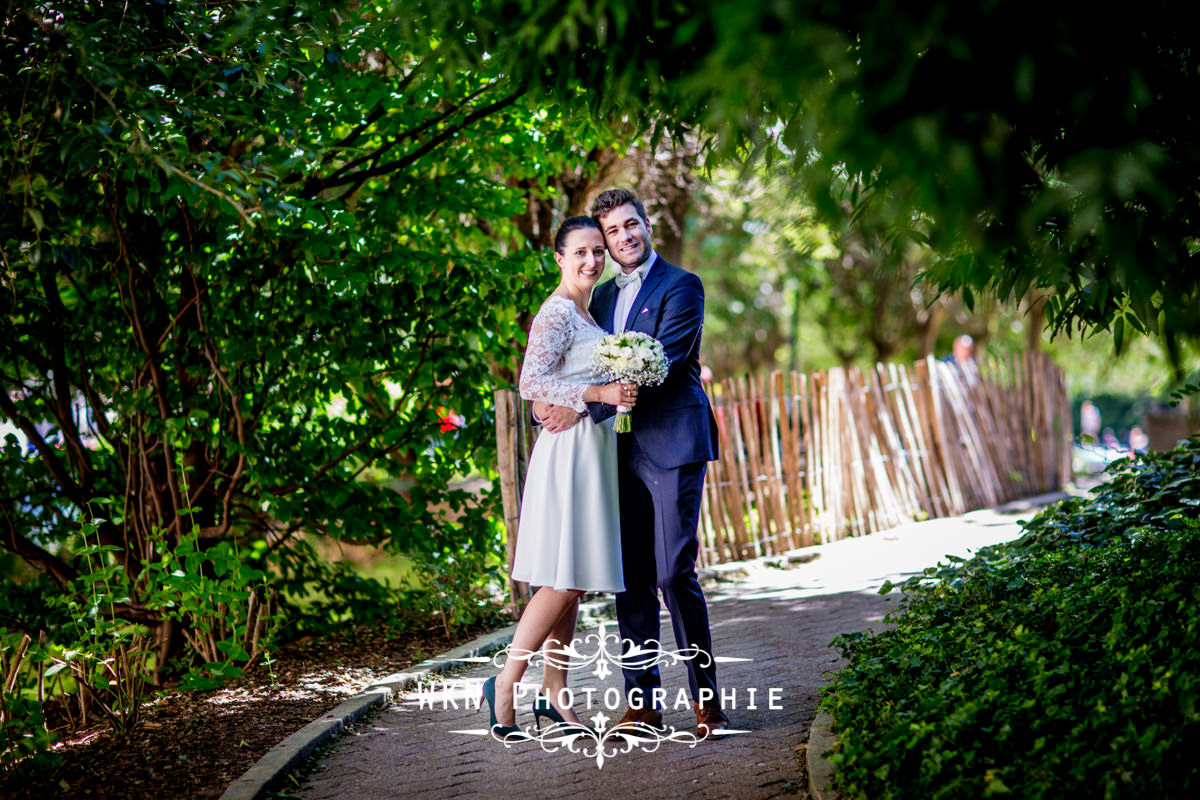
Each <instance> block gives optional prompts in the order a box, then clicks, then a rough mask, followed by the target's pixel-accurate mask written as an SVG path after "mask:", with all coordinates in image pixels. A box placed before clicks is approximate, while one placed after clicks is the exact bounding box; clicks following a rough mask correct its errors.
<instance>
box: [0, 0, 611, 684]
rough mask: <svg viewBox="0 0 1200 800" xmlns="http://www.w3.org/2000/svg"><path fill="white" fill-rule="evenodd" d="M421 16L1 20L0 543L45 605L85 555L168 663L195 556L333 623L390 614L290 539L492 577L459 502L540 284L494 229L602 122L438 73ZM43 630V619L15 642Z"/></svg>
mask: <svg viewBox="0 0 1200 800" xmlns="http://www.w3.org/2000/svg"><path fill="white" fill-rule="evenodd" d="M412 21H413V20H411V19H408V18H405V19H400V20H397V19H396V18H394V17H393V16H392V15H390V14H389V13H387V12H386V10H384V9H378V8H376V7H374V6H372V5H369V4H367V5H363V4H341V5H338V6H336V7H334V6H327V5H325V4H320V3H300V4H299V5H297V4H290V3H287V4H285V3H273V2H268V3H256V4H246V3H236V2H228V3H203V4H201V3H192V2H179V3H172V4H167V3H135V4H111V3H98V2H88V1H87V0H79V1H78V2H66V3H57V4H54V5H53V7H51V6H48V5H17V4H9V5H6V6H5V10H4V13H3V19H2V28H3V36H2V37H0V72H2V74H3V75H4V76H5V79H4V81H3V83H2V84H0V120H2V121H3V127H4V132H5V135H4V136H3V138H2V139H0V164H3V171H4V178H5V180H4V183H3V193H2V194H0V203H2V204H3V211H2V213H0V255H2V258H3V264H2V266H3V271H2V273H0V287H2V291H0V306H2V308H3V313H4V317H3V323H2V324H3V331H2V332H0V380H2V381H3V385H4V391H3V392H0V417H2V418H3V420H4V421H5V422H7V423H8V425H10V426H11V427H12V428H14V429H16V430H17V431H19V433H20V436H18V435H16V434H11V435H9V436H7V437H6V438H5V440H3V448H4V453H3V459H2V461H0V512H2V518H3V522H2V525H3V528H2V531H3V535H0V540H2V541H3V545H4V547H6V548H8V549H10V550H11V551H13V552H14V553H16V554H17V555H19V556H20V557H21V558H22V559H23V560H24V561H25V562H27V563H28V564H30V565H33V566H34V567H36V568H37V569H38V570H39V571H40V572H41V573H42V574H43V575H44V578H43V580H44V581H45V582H46V583H45V587H46V591H47V593H57V592H61V591H63V590H70V589H72V587H78V586H79V580H80V578H81V576H82V577H83V578H85V579H86V577H87V575H88V574H90V570H89V568H88V567H87V564H86V563H85V561H84V560H83V559H82V558H81V557H80V553H81V552H83V550H84V548H85V544H86V545H87V546H89V547H94V548H98V549H95V550H93V551H92V552H94V553H96V554H98V555H99V558H100V559H101V561H102V562H103V564H104V565H105V566H104V568H105V569H107V568H108V567H109V566H116V567H119V568H120V570H121V571H122V572H123V574H124V576H125V579H126V580H127V584H125V585H127V586H128V587H129V589H130V591H129V592H127V593H118V594H117V595H115V596H113V597H112V598H111V599H112V602H111V603H110V604H108V606H106V608H105V609H104V610H103V612H104V613H106V614H108V615H109V616H112V617H118V618H121V619H124V620H128V621H132V622H137V623H142V624H146V625H149V626H151V627H152V628H153V631H154V633H155V635H156V640H157V645H156V647H157V659H156V661H155V662H154V664H155V666H156V667H158V668H159V669H161V668H163V667H165V666H166V664H167V660H168V658H169V657H171V656H174V655H177V654H178V653H180V652H181V648H182V647H183V646H184V642H185V641H191V642H195V641H198V639H197V636H199V635H200V633H201V632H200V631H197V630H196V626H197V625H198V624H199V620H201V619H202V618H203V617H204V614H202V613H200V610H198V611H197V614H195V615H192V616H190V617H181V616H180V615H179V614H177V613H173V612H168V611H167V610H166V609H165V608H164V607H163V606H161V605H159V604H156V603H155V602H152V600H153V598H152V597H151V594H153V592H156V591H158V589H154V588H153V587H154V586H158V588H159V589H161V585H159V584H158V583H155V582H154V581H146V580H141V579H140V576H143V575H145V574H148V571H150V572H153V571H154V570H155V569H157V567H156V566H155V565H161V564H165V563H167V562H168V560H169V559H171V558H174V557H175V556H174V555H173V554H176V553H178V552H179V548H180V547H181V546H182V544H183V543H184V541H185V538H186V537H189V536H191V535H192V534H193V533H194V535H195V536H196V542H195V543H194V545H190V546H192V547H193V549H194V550H196V551H197V552H200V553H203V552H208V551H210V550H212V549H213V548H215V547H219V548H221V550H220V552H221V553H223V554H228V553H230V552H236V553H238V558H240V559H243V560H245V561H247V562H248V563H250V564H252V565H253V566H254V567H255V568H261V569H268V568H269V569H270V570H271V574H272V575H274V576H275V578H274V579H273V580H276V581H277V583H278V585H279V586H280V587H281V588H283V589H284V590H285V598H284V599H285V600H287V599H290V600H292V601H295V600H296V599H298V598H300V597H301V596H304V595H307V594H310V593H311V592H313V591H314V590H315V589H319V590H321V591H322V592H323V593H324V595H325V596H326V597H327V598H328V600H327V603H326V604H325V606H324V607H323V611H324V612H325V613H327V614H328V615H330V616H329V620H330V621H341V620H345V619H347V617H348V616H349V615H351V614H352V612H353V609H352V606H353V605H354V603H355V601H362V602H361V603H360V608H359V613H361V612H362V611H363V607H364V606H374V608H375V611H374V613H375V614H376V615H380V616H386V615H390V614H392V613H393V612H394V608H389V607H388V606H387V603H389V602H392V603H394V602H395V598H396V595H395V594H393V593H388V592H386V591H382V589H381V587H378V586H377V585H374V584H369V582H368V583H364V582H363V581H361V580H359V579H357V578H355V577H354V576H353V575H352V574H349V573H347V572H346V571H345V570H341V569H338V568H337V567H336V566H335V565H330V564H327V563H322V562H321V561H320V560H318V559H316V558H314V557H313V553H312V551H311V548H310V547H309V546H308V544H307V541H306V540H305V538H304V536H303V535H304V534H328V535H330V536H334V537H337V538H339V539H343V540H346V541H351V542H359V543H373V544H376V545H381V546H384V547H387V548H388V549H390V550H393V551H408V552H414V551H415V552H418V553H424V554H426V555H425V556H424V558H425V559H426V561H427V562H430V561H431V562H432V563H435V564H437V563H441V564H444V565H449V566H447V567H446V568H447V569H449V570H451V571H453V572H454V574H456V575H461V574H463V572H464V565H469V566H470V567H471V570H470V571H472V572H473V574H475V575H478V574H479V573H480V570H481V569H483V568H485V567H486V566H488V565H491V568H493V569H494V565H495V556H494V554H495V553H496V552H498V551H499V550H500V549H501V548H499V547H498V546H497V541H496V537H497V536H498V528H497V527H496V526H495V525H494V524H491V523H489V522H488V521H487V520H486V519H485V515H486V514H487V513H488V508H487V505H486V504H484V505H480V504H479V503H477V502H475V501H474V498H473V497H472V496H471V495H469V494H468V493H467V492H464V491H460V490H456V489H454V488H453V480H454V479H455V478H456V476H460V475H463V474H467V473H470V472H472V471H473V470H476V469H478V468H480V466H481V465H487V464H490V463H491V462H492V460H493V459H492V453H493V450H494V446H495V445H494V441H495V437H494V431H493V426H492V420H491V418H490V412H489V409H490V405H491V404H490V394H491V389H492V387H494V385H495V380H493V378H492V375H493V374H495V373H503V371H504V369H505V368H507V367H508V366H509V365H510V364H511V363H512V362H513V361H514V357H515V351H516V349H517V347H518V346H519V345H520V344H521V342H522V340H523V333H522V331H521V319H520V316H519V315H518V313H517V311H516V309H529V308H532V307H535V306H536V303H537V301H538V300H539V299H540V298H541V297H542V296H544V293H545V289H546V283H547V279H549V280H550V281H551V282H552V280H553V278H552V277H551V276H552V273H551V272H550V270H549V269H547V266H546V262H545V260H544V257H539V255H538V254H537V253H536V252H535V251H533V250H532V249H530V248H529V247H528V246H527V245H528V241H529V239H530V238H531V235H530V234H529V232H527V231H526V230H525V229H524V228H523V227H522V226H521V225H519V224H517V223H515V222H514V219H515V220H517V222H519V221H520V218H521V217H522V215H526V214H527V212H528V209H529V206H530V198H531V197H534V196H538V197H541V198H543V199H547V202H550V203H553V202H556V201H555V197H554V192H555V191H556V187H559V186H560V185H561V184H562V180H561V176H562V174H563V173H564V170H566V169H567V168H568V166H569V167H570V170H572V171H573V172H574V173H578V175H579V176H582V177H585V176H586V175H587V174H588V171H587V168H586V164H587V162H588V160H589V153H590V152H592V151H594V150H595V149H596V148H597V147H599V145H600V134H601V129H600V128H598V127H596V126H595V125H593V124H592V123H590V122H587V121H586V120H584V121H582V122H578V121H576V119H575V118H573V117H570V116H568V115H566V114H565V113H562V112H560V111H557V110H553V109H552V110H545V109H541V108H535V107H532V106H530V105H529V104H528V103H527V102H526V101H525V100H523V99H522V93H523V91H524V85H523V84H522V83H521V82H520V80H518V79H517V78H516V77H513V76H506V75H504V74H503V73H501V72H500V71H499V70H497V69H488V68H478V69H474V70H471V71H465V70H461V69H458V68H457V66H456V64H457V63H458V62H459V61H460V60H461V59H459V58H458V57H455V58H447V53H448V52H449V53H451V54H453V51H454V48H455V47H456V46H459V45H460V44H461V43H458V42H456V41H454V40H452V39H449V38H438V37H436V36H426V35H419V34H416V33H415V32H414V31H413V29H412V28H411V27H410V26H409V24H408V23H409V22H412ZM581 164H582V165H585V166H583V167H581V166H580V165H581ZM449 412H456V413H458V414H460V415H462V418H463V420H464V424H462V425H461V427H454V426H453V425H447V424H445V422H444V419H445V418H446V417H447V415H448V413H449ZM22 439H23V440H24V441H22ZM26 442H27V443H28V444H27V445H26V444H25V443H26ZM101 498H110V499H111V500H112V503H111V505H110V506H108V511H107V512H106V513H105V514H103V515H102V517H103V518H101V516H93V515H92V514H91V513H90V511H89V509H90V508H91V504H92V503H93V502H94V501H95V500H97V499H101ZM80 521H84V522H86V523H87V524H88V525H92V526H94V536H95V538H94V539H92V540H90V542H88V543H85V542H84V541H83V540H82V538H81V536H80V533H79V530H80V526H79V524H78V523H79V522H80ZM230 548H233V549H232V550H231V549H230ZM223 557H224V556H223ZM185 561H186V564H187V565H191V566H194V567H195V575H196V580H201V579H203V578H205V576H208V577H210V578H211V577H217V578H219V577H221V576H220V574H215V573H214V569H215V564H216V562H215V561H213V560H212V559H204V558H200V557H198V556H197V557H196V558H191V557H189V558H188V559H185ZM191 566H188V567H186V568H185V569H184V571H185V572H187V571H189V570H190V568H191ZM189 574H191V573H190V572H189ZM51 587H52V588H51ZM373 587H374V588H373ZM199 596H200V597H203V596H205V595H204V594H203V593H202V592H201V593H200V595H199ZM250 596H251V594H250V593H247V592H243V594H242V599H243V600H247V599H248V598H249V597H250ZM256 596H257V595H256ZM213 602H214V603H215V602H216V601H215V600H214V601H213ZM210 611H212V610H211V609H210ZM243 611H245V610H244V609H243ZM214 613H215V612H214ZM52 617H53V615H52V614H51V612H50V611H48V610H47V609H46V608H45V607H44V604H43V605H42V606H41V607H38V604H37V603H36V602H34V603H32V604H30V605H28V606H27V607H25V608H24V609H23V610H22V612H21V615H20V617H19V619H18V627H23V628H26V629H36V628H37V627H39V626H41V625H42V624H44V623H46V621H47V620H49V619H51V618H52ZM359 621H363V620H362V619H361V618H360V619H359ZM239 624H241V625H242V626H243V627H244V626H245V624H246V618H245V617H244V616H243V618H242V620H241V623H239ZM235 627H236V625H235ZM239 647H240V645H239ZM238 652H239V653H241V652H242V651H241V650H239V651H238Z"/></svg>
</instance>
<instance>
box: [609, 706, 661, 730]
mask: <svg viewBox="0 0 1200 800" xmlns="http://www.w3.org/2000/svg"><path fill="white" fill-rule="evenodd" d="M662 719H663V717H662V712H661V711H655V710H654V709H652V708H634V707H633V706H629V707H628V708H626V709H625V713H624V714H622V715H621V718H620V719H619V720H617V726H619V725H629V726H630V727H629V729H628V730H626V731H622V733H624V734H625V735H626V736H638V735H639V734H641V735H643V736H644V735H646V732H645V731H639V730H638V729H637V728H635V727H633V726H634V723H638V722H640V723H641V724H643V725H647V726H649V727H651V728H655V729H658V730H661V729H662V726H663V724H662ZM614 727H616V726H614Z"/></svg>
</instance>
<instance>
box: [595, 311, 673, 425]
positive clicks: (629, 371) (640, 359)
mask: <svg viewBox="0 0 1200 800" xmlns="http://www.w3.org/2000/svg"><path fill="white" fill-rule="evenodd" d="M669 364H670V362H669V361H668V360H667V355H666V353H664V352H663V346H662V342H660V341H658V339H655V338H654V337H653V336H650V335H649V334H646V333H641V332H639V331H625V332H624V333H610V334H609V335H608V336H605V337H604V338H603V339H601V340H600V341H599V342H597V343H596V349H595V350H593V351H592V369H594V370H596V371H597V372H599V373H600V374H602V375H606V376H607V377H608V379H609V380H610V381H623V382H625V383H633V384H636V385H638V386H658V385H659V384H660V383H662V382H663V381H664V380H666V379H667V366H668V365H669ZM629 411H630V409H629V408H628V407H627V406H617V418H616V420H614V421H613V430H615V431H616V432H617V433H629V431H630V430H632V429H633V426H632V424H631V420H630V418H629Z"/></svg>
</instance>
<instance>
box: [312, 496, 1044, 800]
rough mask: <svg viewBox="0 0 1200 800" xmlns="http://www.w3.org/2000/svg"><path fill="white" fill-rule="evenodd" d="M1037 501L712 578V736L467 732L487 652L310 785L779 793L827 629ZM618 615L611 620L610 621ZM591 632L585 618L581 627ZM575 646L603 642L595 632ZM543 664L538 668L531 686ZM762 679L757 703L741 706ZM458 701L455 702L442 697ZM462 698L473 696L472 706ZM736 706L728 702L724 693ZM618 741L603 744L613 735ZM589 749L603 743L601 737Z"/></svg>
mask: <svg viewBox="0 0 1200 800" xmlns="http://www.w3.org/2000/svg"><path fill="white" fill-rule="evenodd" d="M1026 516H1029V512H1027V511H1026V512H1024V513H1018V514H1007V515H1005V514H997V513H993V512H975V513H973V514H968V515H966V516H965V517H957V518H953V519H948V520H935V521H931V522H926V523H919V524H914V525H909V526H905V527H904V528H899V529H896V530H893V531H888V532H884V533H878V534H874V535H872V536H867V537H862V538H859V539H851V540H846V541H842V542H835V543H832V544H829V545H824V546H822V547H820V548H816V550H815V552H816V553H817V554H818V556H817V558H815V559H814V560H813V561H811V562H809V563H803V564H799V565H796V566H794V567H792V568H788V569H781V568H779V567H771V566H766V565H763V564H761V563H752V564H749V565H747V567H746V570H745V573H744V574H742V575H739V576H737V577H736V578H734V579H732V580H728V581H721V582H718V583H716V584H710V585H709V586H708V587H706V592H707V594H708V598H709V611H710V615H711V622H712V632H713V642H714V645H713V646H714V649H715V651H716V655H717V656H718V657H723V658H732V659H745V660H732V661H727V662H724V663H720V664H719V665H718V680H719V682H720V684H721V686H722V687H723V688H724V690H725V691H726V692H730V691H732V690H736V692H737V695H736V697H735V698H734V699H735V702H736V707H734V708H729V710H728V713H729V715H730V718H731V720H732V722H733V725H734V727H735V728H736V729H739V730H744V731H746V732H745V733H739V734H736V735H732V736H727V737H724V738H723V739H721V740H719V741H714V740H708V741H701V742H699V743H698V744H696V745H695V746H689V745H687V744H683V743H679V742H672V741H667V742H663V743H661V744H660V745H659V746H658V748H657V749H654V750H653V751H651V752H647V751H646V749H645V748H637V749H634V750H633V751H631V752H616V753H614V754H613V755H612V756H611V757H609V758H607V759H605V760H604V762H603V766H602V767H598V766H597V760H596V758H595V757H593V756H590V755H589V753H587V752H578V753H572V752H568V751H565V750H561V749H560V750H557V751H554V752H546V751H544V750H543V749H542V747H541V746H539V745H538V744H537V743H536V742H522V743H517V744H515V745H513V746H512V747H507V748H506V747H505V746H504V745H502V744H500V743H498V742H495V741H493V740H491V739H489V738H486V737H484V736H480V735H473V734H470V733H464V732H463V731H470V730H478V731H483V730H484V729H486V727H487V709H486V706H485V707H484V708H483V709H482V710H480V711H478V712H476V711H475V710H474V697H475V696H476V695H477V694H478V692H479V684H480V683H481V682H482V681H483V680H484V679H485V678H486V677H488V676H489V675H492V674H495V672H496V670H495V668H494V667H493V666H491V665H490V664H489V665H482V666H478V667H473V668H472V669H470V670H469V671H466V672H464V673H462V674H461V675H459V676H457V677H455V678H453V679H451V680H454V681H456V682H458V683H456V684H455V686H456V687H457V688H459V689H460V690H461V691H460V692H459V693H458V694H465V695H467V696H469V698H470V702H467V699H466V698H465V697H457V696H456V695H455V693H454V692H453V691H448V692H447V694H448V695H449V696H451V697H455V698H456V702H457V704H458V706H459V707H458V708H457V709H455V708H449V707H443V705H442V703H441V701H440V700H439V702H438V703H437V704H435V705H434V707H433V708H429V707H425V708H420V707H419V701H418V699H417V697H416V696H415V695H414V694H412V693H410V694H409V695H406V696H404V697H401V698H399V701H398V702H397V703H396V704H395V705H393V706H391V707H390V708H388V709H387V710H385V711H384V712H383V713H382V714H381V715H379V716H378V717H375V718H374V719H371V720H370V721H368V722H366V723H365V724H363V725H361V726H360V727H359V730H358V731H357V732H356V733H355V734H352V735H348V736H347V737H346V738H345V739H343V740H342V741H341V742H340V743H339V744H338V745H337V746H336V747H335V748H334V749H333V750H332V751H331V752H330V753H329V755H328V756H327V757H326V758H325V759H324V760H323V762H322V763H321V765H320V767H319V768H318V769H317V770H316V771H314V772H313V773H312V774H310V775H309V776H308V777H307V778H306V779H305V780H304V782H303V784H302V786H301V787H300V790H299V795H300V796H301V797H303V798H306V800H329V799H331V798H346V797H352V798H380V799H382V798H408V797H422V798H424V797H433V798H493V799H495V800H499V799H500V798H525V799H528V798H536V797H544V796H547V795H556V796H557V795H563V796H571V795H576V796H580V797H602V798H624V797H634V796H640V797H651V798H684V797H686V798H739V800H740V799H741V798H747V799H751V798H772V797H782V796H794V794H795V792H796V790H797V785H798V782H799V780H800V776H799V769H798V764H797V760H796V754H795V748H796V746H797V745H798V744H800V743H801V742H802V741H804V739H805V735H806V731H807V729H808V726H809V724H810V723H811V722H812V719H813V716H814V715H815V713H816V708H817V703H818V701H819V698H820V690H821V687H822V686H823V685H825V683H826V682H827V681H826V677H825V676H826V673H827V672H828V671H829V670H831V669H833V668H835V667H836V666H837V662H838V653H837V651H835V650H834V649H832V648H831V647H830V646H829V645H830V641H831V640H832V639H833V638H834V637H835V636H836V635H838V634H840V633H846V632H850V631H859V630H864V629H866V628H869V627H872V626H874V627H876V628H878V627H879V625H880V620H881V619H882V617H883V615H884V614H886V613H887V612H888V610H889V609H890V608H891V607H892V604H893V603H894V601H895V594H892V595H888V596H880V595H879V594H878V592H877V589H878V587H879V586H880V585H881V584H882V583H883V581H884V580H886V579H892V580H896V579H898V578H901V577H904V576H906V575H909V574H913V573H915V572H919V571H920V570H921V569H922V568H924V567H926V566H930V565H932V564H934V563H936V562H937V561H939V560H942V559H943V557H944V556H945V555H946V554H951V553H953V554H958V555H966V554H967V553H968V552H970V551H973V550H976V549H978V548H979V547H981V546H983V545H986V544H990V543H993V542H998V541H1004V540H1007V539H1010V538H1013V537H1014V536H1016V535H1017V534H1018V533H1019V528H1018V526H1017V524H1016V520H1017V519H1018V518H1022V517H1026ZM609 630H610V632H611V633H613V634H614V635H615V634H616V625H615V624H611V625H610V626H609ZM587 633H597V632H596V631H594V630H593V631H589V632H581V633H580V636H584V635H586V634H587ZM663 636H664V648H666V649H671V648H673V644H672V642H671V641H670V625H669V624H668V622H667V620H666V617H665V615H664V623H663ZM579 649H580V652H582V653H583V654H584V655H590V654H594V653H596V652H597V647H596V646H595V645H594V644H592V645H589V644H588V643H587V642H586V641H585V642H583V643H581V644H580V646H579ZM594 673H595V670H579V671H576V672H573V673H572V686H573V687H578V688H580V689H584V688H587V687H592V688H595V689H596V690H597V691H596V694H595V695H593V702H592V705H591V708H590V710H588V709H587V708H585V707H584V703H583V701H582V699H580V700H577V701H576V709H577V710H578V711H580V715H581V716H582V717H584V718H585V721H589V719H590V718H591V717H592V716H593V715H594V714H595V713H597V712H600V711H602V712H604V713H606V714H607V715H608V717H609V718H610V720H609V724H611V723H612V722H613V721H615V718H616V717H618V716H619V715H620V714H621V712H622V711H623V703H622V704H621V706H620V707H619V708H616V709H615V710H609V709H608V708H605V707H604V706H605V704H604V701H603V696H602V694H601V692H602V691H603V690H604V689H606V688H610V687H612V688H615V689H616V691H615V692H611V693H610V695H611V696H612V697H613V698H616V697H617V696H618V695H619V691H620V687H621V678H620V674H619V673H613V674H610V675H607V676H606V677H605V678H604V679H603V680H601V679H600V678H599V677H598V676H597V675H596V674H594ZM662 674H663V684H664V687H665V688H667V689H668V690H669V691H670V692H671V695H670V696H669V698H668V703H669V704H670V703H671V702H672V701H673V700H674V696H675V692H677V691H678V690H679V688H680V687H684V688H686V685H687V678H686V672H685V668H684V666H683V665H682V664H677V665H665V666H663V667H662ZM540 679H541V676H540V669H538V668H536V667H534V668H531V669H530V670H529V672H528V673H527V675H526V680H527V681H529V682H530V684H531V686H535V685H536V683H537V682H538V681H540ZM772 688H774V689H777V690H778V697H779V700H778V704H777V705H778V708H770V707H769V695H768V692H769V690H770V689H772ZM750 689H756V690H757V691H756V697H755V699H756V701H757V702H756V707H754V708H751V707H748V706H749V703H748V700H749V690H750ZM531 696H532V695H530V696H528V697H527V698H526V699H525V701H524V703H523V704H522V705H523V707H524V710H523V711H522V712H521V713H520V714H519V718H518V721H519V722H520V723H521V724H530V725H531V724H532V721H533V720H532V714H531V712H530V711H529V704H530V699H529V697H531ZM446 705H449V702H447V703H446ZM464 705H466V706H468V707H467V708H464V707H463V706H464ZM727 707H728V704H727ZM664 721H665V722H666V724H668V725H671V726H674V727H675V728H676V729H678V730H680V731H689V732H690V731H694V725H695V717H694V715H693V714H692V712H691V710H690V708H688V709H684V708H683V707H679V708H678V709H674V708H668V711H667V713H666V715H665V719H664ZM614 749H615V750H623V749H624V748H623V747H610V750H614ZM589 752H590V753H594V752H595V746H594V745H593V746H592V748H591V750H590V751H589Z"/></svg>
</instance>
